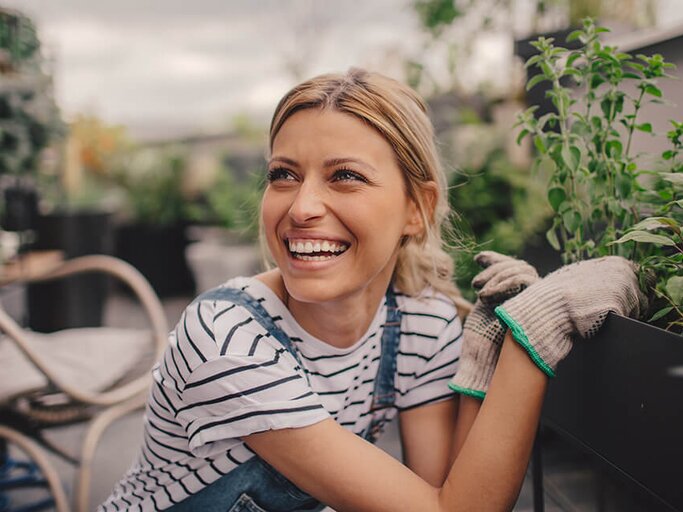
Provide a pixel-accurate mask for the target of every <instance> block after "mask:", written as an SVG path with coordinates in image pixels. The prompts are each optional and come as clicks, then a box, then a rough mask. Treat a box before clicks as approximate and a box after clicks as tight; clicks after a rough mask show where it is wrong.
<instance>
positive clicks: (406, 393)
mask: <svg viewBox="0 0 683 512" xmlns="http://www.w3.org/2000/svg"><path fill="white" fill-rule="evenodd" d="M435 341H436V342H432V343H431V344H430V343H429V340H425V341H424V342H423V343H422V344H423V345H424V346H429V347H430V349H429V351H426V352H422V351H420V350H414V352H413V353H410V354H406V356H408V357H406V358H405V363H406V365H409V366H408V369H407V370H406V366H404V368H403V372H401V368H400V366H401V365H399V379H400V380H399V382H400V384H399V389H398V393H397V397H396V405H397V407H398V408H399V410H406V409H412V408H414V407H420V406H422V405H427V404H430V403H435V402H439V401H442V400H446V399H448V398H451V397H452V396H453V392H452V391H451V390H450V389H449V388H448V381H449V380H450V379H451V377H453V375H454V374H455V372H456V371H457V369H458V361H459V360H460V351H461V348H462V323H461V322H460V319H459V318H458V317H457V315H456V316H454V317H453V318H452V320H451V321H450V322H448V323H447V324H446V325H445V327H444V329H443V330H442V331H441V332H440V333H439V334H438V337H437V340H435ZM399 355H400V354H399Z"/></svg>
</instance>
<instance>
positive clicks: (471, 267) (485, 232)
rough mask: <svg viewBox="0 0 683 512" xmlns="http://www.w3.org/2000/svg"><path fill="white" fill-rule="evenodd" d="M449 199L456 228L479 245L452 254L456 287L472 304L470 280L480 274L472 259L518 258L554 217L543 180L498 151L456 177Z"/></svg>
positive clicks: (451, 185)
mask: <svg viewBox="0 0 683 512" xmlns="http://www.w3.org/2000/svg"><path fill="white" fill-rule="evenodd" d="M448 199H449V203H450V204H451V207H452V208H453V209H454V210H455V211H457V212H458V214H459V216H460V218H459V219H457V220H456V221H455V225H454V228H455V229H456V230H457V231H458V232H460V233H461V236H464V237H465V238H466V239H468V240H471V241H476V243H474V244H470V245H469V246H466V247H463V248H460V249H459V250H457V251H455V252H454V260H455V263H456V270H457V271H456V275H457V283H458V286H459V287H460V289H461V290H462V291H463V293H464V294H465V295H466V297H467V298H469V299H473V298H474V293H473V291H472V290H471V286H470V281H471V280H472V278H473V277H474V276H475V275H476V273H478V272H479V271H480V270H481V269H480V268H479V267H478V266H477V265H476V264H475V263H474V262H473V259H472V258H473V256H474V254H476V253H477V252H479V251H481V250H493V251H498V252H501V253H503V254H509V255H516V256H520V255H521V254H522V252H523V250H524V248H525V246H526V245H527V244H528V243H529V242H530V241H532V240H535V239H536V238H538V236H539V234H540V233H542V232H543V229H545V226H546V223H547V221H548V219H549V217H550V209H549V208H548V207H547V206H546V205H545V200H544V194H543V187H542V185H541V182H540V180H534V179H532V177H531V176H530V175H529V171H528V170H525V169H520V168H518V167H516V166H515V165H513V164H512V163H511V162H510V160H509V158H508V156H507V154H506V153H505V150H504V149H503V148H502V147H500V146H498V147H494V149H493V150H492V151H491V152H490V153H488V155H487V156H486V157H485V159H484V163H483V165H482V166H481V167H480V168H478V169H468V170H464V171H460V172H458V173H455V174H453V175H452V177H451V181H450V189H449V197H448Z"/></svg>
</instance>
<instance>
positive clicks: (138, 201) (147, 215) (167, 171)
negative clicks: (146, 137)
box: [114, 148, 187, 226]
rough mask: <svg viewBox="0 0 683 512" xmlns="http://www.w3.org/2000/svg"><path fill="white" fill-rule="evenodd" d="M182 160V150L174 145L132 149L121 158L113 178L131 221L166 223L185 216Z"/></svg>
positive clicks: (183, 159) (183, 167)
mask: <svg viewBox="0 0 683 512" xmlns="http://www.w3.org/2000/svg"><path fill="white" fill-rule="evenodd" d="M186 162H187V156H186V155H185V153H184V152H183V151H181V150H180V149H176V148H167V149H158V148H155V149H141V150H136V151H132V152H130V154H128V155H126V156H125V157H124V158H123V159H122V166H121V167H120V168H119V169H117V171H116V172H115V175H114V181H115V182H116V183H117V184H118V185H119V186H121V187H122V188H123V189H124V190H125V192H126V199H127V204H128V208H129V213H130V214H131V216H132V218H133V220H134V221H135V222H137V223H139V224H145V225H152V226H169V225H172V224H175V223H178V222H180V221H183V220H184V219H185V218H186V211H187V204H186V200H185V197H184V196H183V193H182V187H181V184H182V179H183V172H184V170H185V167H186Z"/></svg>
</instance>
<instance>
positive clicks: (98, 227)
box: [28, 211, 113, 332]
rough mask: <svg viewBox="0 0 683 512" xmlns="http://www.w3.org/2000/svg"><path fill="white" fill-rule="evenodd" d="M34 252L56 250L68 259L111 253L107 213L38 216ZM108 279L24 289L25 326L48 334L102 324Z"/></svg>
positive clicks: (86, 278)
mask: <svg viewBox="0 0 683 512" xmlns="http://www.w3.org/2000/svg"><path fill="white" fill-rule="evenodd" d="M36 233H37V241H36V243H35V245H34V247H35V249H37V250H48V249H58V250H61V251H63V253H64V258H65V259H70V258H75V257H77V256H85V255H88V254H112V248H113V237H112V229H111V214H110V213H106V212H101V211H77V212H71V211H65V212H55V213H51V214H48V215H39V216H38V218H37V221H36ZM107 289H108V280H107V278H106V277H105V276H103V275H101V274H91V275H82V276H73V277H68V278H65V279H60V280H58V281H55V282H48V283H41V284H32V285H30V286H29V287H28V311H29V326H30V327H31V328H32V329H33V330H36V331H40V332H51V331H55V330H59V329H65V328H71V327H97V326H100V325H102V312H103V309H104V303H105V300H106V295H107Z"/></svg>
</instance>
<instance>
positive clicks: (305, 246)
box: [288, 240, 347, 261]
mask: <svg viewBox="0 0 683 512" xmlns="http://www.w3.org/2000/svg"><path fill="white" fill-rule="evenodd" d="M288 246H289V250H290V252H292V253H293V254H295V255H296V256H297V257H299V258H300V259H305V260H306V261H322V260H326V259H329V258H331V257H332V256H318V255H316V256H306V257H303V256H302V255H304V254H312V253H319V252H332V253H342V252H344V251H345V250H346V249H347V246H346V245H344V244H342V243H338V242H332V241H330V240H308V241H297V242H295V241H292V240H290V241H288ZM316 258H320V259H316Z"/></svg>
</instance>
